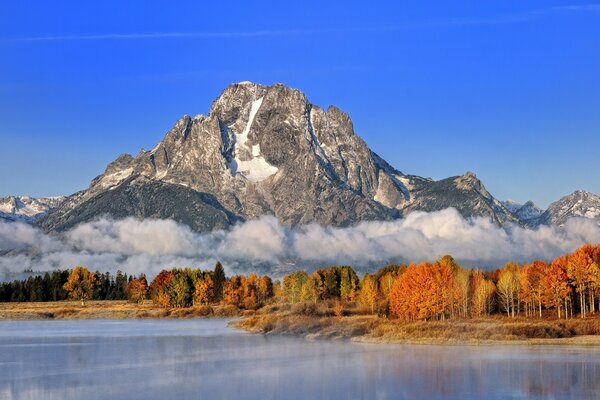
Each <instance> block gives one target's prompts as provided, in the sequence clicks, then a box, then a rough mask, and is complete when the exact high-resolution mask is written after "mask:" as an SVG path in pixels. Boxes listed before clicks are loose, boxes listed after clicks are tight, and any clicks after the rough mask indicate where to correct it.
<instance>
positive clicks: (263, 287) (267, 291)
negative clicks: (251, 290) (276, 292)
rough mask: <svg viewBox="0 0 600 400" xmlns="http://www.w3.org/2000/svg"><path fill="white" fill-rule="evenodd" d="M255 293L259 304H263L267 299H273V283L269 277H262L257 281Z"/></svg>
mask: <svg viewBox="0 0 600 400" xmlns="http://www.w3.org/2000/svg"><path fill="white" fill-rule="evenodd" d="M256 293H257V296H258V301H259V303H260V304H264V303H265V302H266V301H267V300H268V299H270V298H271V297H273V281H272V280H271V278H270V277H269V276H267V275H263V276H261V277H260V278H259V279H258V284H257V285H256Z"/></svg>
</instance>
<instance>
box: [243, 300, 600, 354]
mask: <svg viewBox="0 0 600 400" xmlns="http://www.w3.org/2000/svg"><path fill="white" fill-rule="evenodd" d="M334 314H335V311H334V306H331V305H327V304H323V305H321V304H319V305H316V304H310V303H309V304H299V305H295V306H287V305H281V306H269V307H265V308H263V309H262V310H259V311H258V312H257V313H256V314H255V315H252V316H248V317H246V318H244V319H242V320H239V321H235V322H233V323H232V325H233V326H235V327H237V328H240V329H243V330H246V331H249V332H255V333H264V334H280V335H298V336H302V337H306V338H309V339H351V340H353V341H358V342H367V343H413V344H432V343H436V344H492V343H496V344H498V343H512V344H517V343H524V344H577V345H600V317H598V318H586V319H579V318H573V319H569V320H556V319H540V320H536V319H525V318H514V319H509V318H507V317H504V316H496V317H488V318H481V319H464V320H456V319H454V320H447V321H400V320H390V319H387V318H384V317H377V316H374V315H364V314H362V313H361V310H357V309H352V308H349V309H345V310H344V312H343V314H344V315H343V316H340V317H338V316H335V315H334Z"/></svg>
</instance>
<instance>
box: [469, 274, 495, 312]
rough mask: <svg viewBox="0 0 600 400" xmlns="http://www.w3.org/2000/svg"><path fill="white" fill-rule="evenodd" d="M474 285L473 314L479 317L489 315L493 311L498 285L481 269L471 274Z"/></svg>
mask: <svg viewBox="0 0 600 400" xmlns="http://www.w3.org/2000/svg"><path fill="white" fill-rule="evenodd" d="M471 282H472V286H473V297H472V299H471V310H472V314H473V315H476V316H478V317H481V316H482V315H489V314H490V313H491V312H492V306H493V300H494V294H495V293H496V285H494V282H492V281H491V280H489V279H486V278H485V275H484V274H483V272H481V271H478V270H476V271H474V272H473V273H472V275H471Z"/></svg>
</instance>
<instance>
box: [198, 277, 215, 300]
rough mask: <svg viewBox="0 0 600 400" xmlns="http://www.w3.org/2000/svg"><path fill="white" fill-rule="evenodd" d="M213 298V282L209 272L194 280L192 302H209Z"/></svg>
mask: <svg viewBox="0 0 600 400" xmlns="http://www.w3.org/2000/svg"><path fill="white" fill-rule="evenodd" d="M214 298H215V284H214V282H213V278H212V275H211V274H205V275H204V277H202V278H201V279H198V280H197V281H196V287H195V291H194V302H195V303H197V304H209V303H210V302H211V301H212V300H213V299H214Z"/></svg>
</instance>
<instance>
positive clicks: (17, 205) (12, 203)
mask: <svg viewBox="0 0 600 400" xmlns="http://www.w3.org/2000/svg"><path fill="white" fill-rule="evenodd" d="M64 200H65V197H64V196H57V197H41V198H37V199H36V198H33V197H29V196H8V197H0V220H4V221H22V222H35V221H37V220H38V219H40V218H41V217H42V216H43V215H45V214H47V213H48V212H49V211H51V210H52V209H54V208H55V207H57V206H58V205H60V203H62V202H63V201H64Z"/></svg>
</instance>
